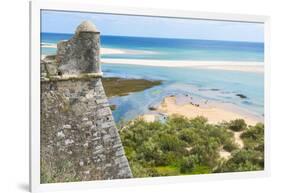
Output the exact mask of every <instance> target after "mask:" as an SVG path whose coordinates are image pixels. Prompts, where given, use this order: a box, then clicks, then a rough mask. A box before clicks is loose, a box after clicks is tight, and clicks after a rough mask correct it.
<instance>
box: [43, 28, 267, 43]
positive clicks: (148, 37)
mask: <svg viewBox="0 0 281 193" xmlns="http://www.w3.org/2000/svg"><path fill="white" fill-rule="evenodd" d="M40 33H50V34H64V35H75V33H61V32H42V31H41V32H40ZM101 36H112V37H116V36H117V37H132V38H155V39H177V40H205V41H221V42H241V43H259V44H264V41H256V42H253V41H243V40H223V39H197V38H170V37H154V36H125V35H101Z"/></svg>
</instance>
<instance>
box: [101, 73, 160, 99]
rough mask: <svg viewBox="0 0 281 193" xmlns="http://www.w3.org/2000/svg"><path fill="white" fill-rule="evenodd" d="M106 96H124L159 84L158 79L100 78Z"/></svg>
mask: <svg viewBox="0 0 281 193" xmlns="http://www.w3.org/2000/svg"><path fill="white" fill-rule="evenodd" d="M102 83H103V86H104V90H105V93H106V96H107V97H112V96H126V95H128V94H130V93H132V92H139V91H143V90H145V89H148V88H151V87H153V86H157V85H160V84H161V81H159V80H145V79H124V78H117V77H108V78H102Z"/></svg>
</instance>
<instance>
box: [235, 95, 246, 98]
mask: <svg viewBox="0 0 281 193" xmlns="http://www.w3.org/2000/svg"><path fill="white" fill-rule="evenodd" d="M236 96H239V97H240V98H241V99H246V98H247V96H246V95H243V94H236Z"/></svg>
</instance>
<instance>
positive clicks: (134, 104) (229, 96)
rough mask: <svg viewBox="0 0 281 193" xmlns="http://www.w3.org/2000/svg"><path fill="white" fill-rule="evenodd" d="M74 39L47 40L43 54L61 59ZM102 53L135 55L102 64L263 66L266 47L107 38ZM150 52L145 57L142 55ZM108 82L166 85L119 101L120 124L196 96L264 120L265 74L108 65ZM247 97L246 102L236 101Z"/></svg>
mask: <svg viewBox="0 0 281 193" xmlns="http://www.w3.org/2000/svg"><path fill="white" fill-rule="evenodd" d="M71 36H72V35H70V34H47V33H42V34H41V43H42V48H41V53H42V54H45V55H48V54H55V53H56V48H50V47H46V45H54V44H56V43H57V42H58V41H60V40H64V39H69V38H70V37H71ZM101 43H102V47H108V48H117V49H129V50H135V51H137V52H135V53H134V52H133V53H130V54H106V55H102V58H126V59H127V58H131V59H150V60H153V59H157V60H204V61H247V62H250V61H255V62H257V61H258V62H263V60H264V54H263V52H264V51H263V49H264V47H263V43H249V42H225V41H206V40H179V39H158V38H135V37H115V36H105V37H102V38H101ZM140 51H145V52H140ZM102 70H103V72H104V75H105V76H114V77H127V78H145V79H153V80H162V81H163V84H162V85H160V86H155V87H153V88H151V89H147V90H145V91H142V92H138V93H132V94H130V95H128V96H123V97H114V98H111V99H110V102H111V103H114V104H116V105H117V109H116V110H115V111H114V112H113V114H114V118H115V120H116V121H119V120H120V119H127V120H128V119H132V118H134V117H136V116H138V115H140V114H143V113H146V112H148V107H149V106H150V105H154V104H157V103H159V102H160V101H161V100H162V99H163V98H164V97H165V96H167V95H171V94H176V95H180V94H182V95H186V94H188V95H191V96H193V97H195V98H198V99H204V100H210V101H215V102H219V103H225V104H232V105H235V106H237V107H240V108H242V109H245V110H247V111H250V112H251V113H252V114H254V115H259V116H261V115H263V111H264V82H263V81H264V76H263V74H262V73H253V72H238V71H225V70H207V69H192V68H187V67H175V68H171V67H153V66H141V65H127V64H118V65H117V64H103V65H102ZM237 94H243V95H245V96H247V98H246V99H241V98H240V97H238V96H236V95H237Z"/></svg>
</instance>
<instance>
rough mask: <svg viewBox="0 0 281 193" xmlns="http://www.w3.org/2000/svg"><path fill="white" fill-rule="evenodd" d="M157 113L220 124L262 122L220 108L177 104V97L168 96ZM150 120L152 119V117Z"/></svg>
mask: <svg viewBox="0 0 281 193" xmlns="http://www.w3.org/2000/svg"><path fill="white" fill-rule="evenodd" d="M156 111H157V112H160V113H165V114H167V115H173V114H178V115H182V116H185V117H187V118H194V117H197V116H204V117H206V118H207V119H208V121H209V123H219V122H222V121H231V120H234V119H244V120H245V122H246V123H247V124H249V125H255V124H256V123H258V122H261V120H260V119H258V118H256V117H254V116H251V115H247V114H245V113H239V112H236V111H230V110H228V109H224V108H221V107H220V106H218V107H214V106H209V107H208V106H204V107H200V106H198V105H195V104H189V103H188V104H177V103H176V97H175V96H168V97H165V99H164V100H163V101H162V102H161V104H160V105H159V106H158V107H157V110H156ZM150 120H152V118H151V117H150Z"/></svg>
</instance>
